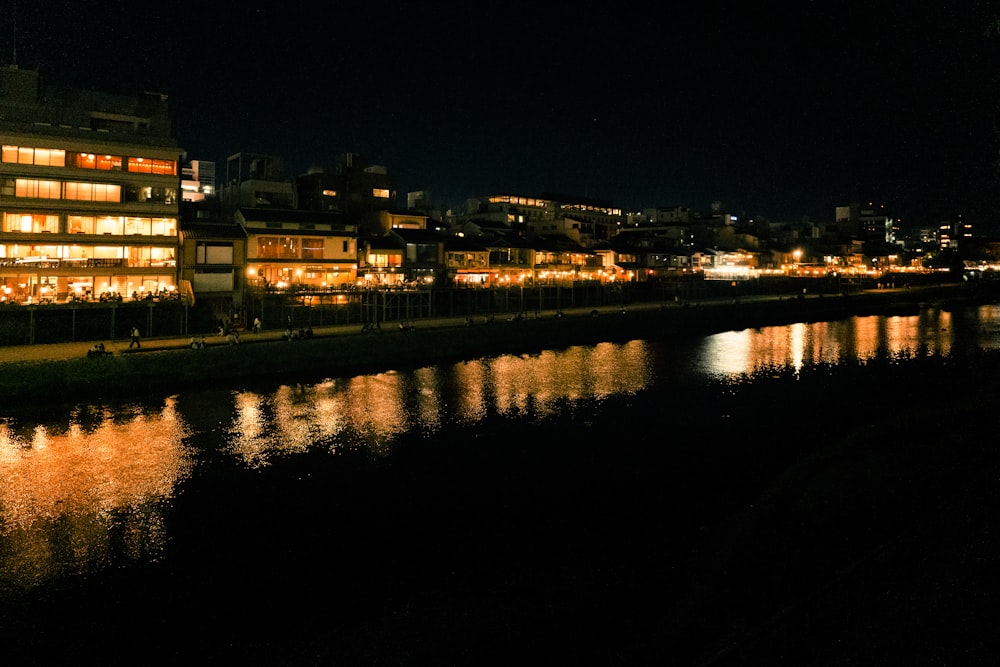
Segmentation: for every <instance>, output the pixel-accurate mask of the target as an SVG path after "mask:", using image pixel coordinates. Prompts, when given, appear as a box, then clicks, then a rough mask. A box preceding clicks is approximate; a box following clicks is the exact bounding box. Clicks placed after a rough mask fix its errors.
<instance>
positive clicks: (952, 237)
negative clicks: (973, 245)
mask: <svg viewBox="0 0 1000 667" xmlns="http://www.w3.org/2000/svg"><path fill="white" fill-rule="evenodd" d="M971 239H972V223H970V222H966V220H965V219H964V217H963V216H962V214H961V213H956V214H955V215H953V216H952V217H951V219H949V220H945V221H943V222H942V223H941V224H940V225H939V226H938V248H939V249H941V250H958V249H959V248H961V247H962V245H963V244H967V243H968V242H969V241H970V240H971Z"/></svg>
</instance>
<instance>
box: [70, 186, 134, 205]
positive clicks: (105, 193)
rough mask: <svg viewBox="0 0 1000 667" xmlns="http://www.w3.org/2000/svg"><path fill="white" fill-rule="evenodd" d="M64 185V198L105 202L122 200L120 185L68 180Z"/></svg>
mask: <svg viewBox="0 0 1000 667" xmlns="http://www.w3.org/2000/svg"><path fill="white" fill-rule="evenodd" d="M65 186H66V199H73V200H76V201H107V202H120V201H121V200H122V186H120V185H115V184H112V183H74V182H69V183H66V184H65Z"/></svg>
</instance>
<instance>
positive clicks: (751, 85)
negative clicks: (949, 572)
mask: <svg viewBox="0 0 1000 667" xmlns="http://www.w3.org/2000/svg"><path fill="white" fill-rule="evenodd" d="M125 7H126V5H124V4H123V3H114V2H111V3H107V2H105V3H91V2H82V3H79V4H78V5H74V6H73V7H63V6H61V5H60V6H57V5H56V3H53V2H48V1H46V0H43V1H41V2H38V3H33V4H31V5H27V3H19V6H18V7H17V8H16V12H17V13H16V15H15V14H13V12H12V14H11V15H9V16H4V17H3V19H2V20H3V34H5V35H12V34H13V33H14V18H15V17H16V33H17V39H16V40H10V41H11V45H12V49H11V51H10V53H3V54H0V60H3V61H7V62H12V64H16V65H17V66H19V67H23V68H38V69H39V70H40V71H41V72H42V74H43V77H44V79H45V81H47V82H49V83H52V84H56V85H67V86H74V87H84V88H92V89H95V90H107V91H109V92H124V93H129V92H135V91H141V90H157V91H159V92H165V93H167V94H168V95H169V96H170V104H171V111H172V116H173V118H174V125H175V134H176V136H177V140H178V144H179V146H180V147H181V148H182V149H183V150H185V151H186V153H187V156H188V158H190V159H204V160H211V161H215V162H217V163H223V162H224V160H225V158H226V157H227V156H228V155H230V154H233V153H237V152H240V151H245V150H250V151H261V152H268V153H272V154H275V155H279V156H282V157H283V158H284V159H285V161H286V165H287V168H288V175H289V177H294V176H296V175H298V174H299V173H302V172H304V171H305V170H307V169H308V168H310V167H312V166H314V165H315V166H321V167H323V168H326V169H331V168H332V167H333V164H334V160H335V158H336V156H337V155H339V154H341V153H345V152H356V153H360V154H362V155H363V156H364V157H365V158H366V159H368V160H370V161H371V162H373V163H376V164H381V165H385V166H386V167H387V169H388V170H389V172H390V173H391V174H392V175H394V176H395V177H396V179H397V182H398V185H399V194H400V197H401V198H403V197H405V193H406V192H408V191H415V190H427V191H430V192H431V193H432V197H433V200H434V201H435V203H438V204H441V205H445V206H448V207H451V208H458V207H461V206H462V205H463V204H464V201H465V199H466V198H469V197H478V196H483V195H484V194H488V193H493V192H504V191H509V192H520V193H527V194H534V195H537V194H540V193H543V192H562V193H571V194H575V195H579V196H583V197H590V198H593V199H602V200H608V201H612V202H613V203H614V204H615V205H616V206H618V207H621V208H623V209H626V210H630V211H633V210H641V209H644V208H656V207H664V206H673V205H680V206H688V207H691V208H698V209H704V208H707V207H708V206H709V205H710V204H711V202H713V201H721V202H723V204H724V205H725V206H726V207H727V209H729V210H731V211H734V212H736V213H740V214H745V215H755V216H765V217H767V218H769V219H772V220H778V221H788V222H795V221H798V220H800V219H802V218H803V217H805V216H808V217H810V218H811V219H813V220H814V221H816V222H824V221H832V218H833V214H834V209H835V207H836V206H842V205H846V204H849V203H853V202H864V201H875V202H879V203H883V204H885V205H886V206H887V210H888V211H889V212H890V214H891V215H893V217H897V218H900V219H901V220H902V221H903V224H904V225H905V226H933V225H935V224H937V223H938V222H940V221H941V220H944V219H947V218H948V217H949V216H950V215H951V214H952V213H955V212H962V213H963V214H964V215H965V216H966V218H967V219H969V220H971V221H973V222H974V223H975V224H976V225H977V227H979V228H980V229H983V230H984V231H986V230H989V229H991V227H992V226H993V224H994V222H995V220H994V218H995V215H994V211H995V208H996V207H995V204H996V199H997V193H996V190H997V188H996V175H995V172H994V161H995V157H996V137H995V135H994V134H993V122H994V114H995V111H996V106H997V104H996V100H997V96H996V90H995V81H994V76H993V74H992V72H993V71H994V70H995V66H996V64H997V58H996V52H997V44H996V38H995V37H992V36H990V35H988V34H987V28H988V25H989V20H990V16H989V15H988V14H985V13H976V12H969V13H967V14H965V15H962V16H952V15H950V14H949V13H948V12H947V11H946V9H947V8H944V7H931V8H924V10H923V13H922V14H921V15H919V16H913V15H909V14H907V15H903V14H898V13H897V12H896V10H895V8H891V7H887V6H886V7H883V6H882V3H876V4H875V5H866V8H865V10H864V11H860V10H857V9H852V8H851V7H824V8H822V9H821V8H815V7H805V8H787V7H785V8H782V9H781V12H782V13H781V14H769V13H768V12H767V8H766V7H759V6H758V7H754V8H743V9H727V10H726V11H723V10H722V9H720V8H718V7H715V6H710V5H706V6H701V7H700V8H698V9H694V8H686V9H679V10H673V13H672V15H671V16H670V17H669V20H664V22H663V23H660V24H656V23H652V22H651V21H650V17H649V16H647V15H645V14H643V13H641V12H639V11H638V10H637V13H633V14H632V15H625V14H612V13H611V9H609V8H604V9H601V10H596V11H597V12H598V13H595V10H588V12H586V13H567V12H563V11H559V10H552V9H544V8H537V7H536V8H532V9H531V10H530V11H529V8H527V7H523V6H519V5H518V4H517V3H513V4H511V3H503V4H499V3H486V4H482V5H480V6H478V7H477V8H476V9H475V10H470V11H471V12H473V13H467V14H463V15H461V16H460V15H457V14H454V13H452V12H450V11H448V10H446V9H437V8H429V7H415V6H413V5H410V4H406V3H390V4H388V5H386V6H384V7H379V8H378V9H377V10H361V9H344V10H342V11H341V10H337V11H328V12H326V13H323V14H318V15H312V14H308V15H300V14H294V13H292V12H289V11H287V10H286V9H285V8H282V7H278V6H275V5H265V4H259V3H253V2H250V3H241V4H239V5H236V4H229V3H221V4H215V5H212V6H210V7H207V8H204V10H202V11H199V12H198V13H197V14H194V13H188V14H177V13H176V12H174V11H172V10H171V11H170V12H167V10H166V9H165V8H164V9H160V8H156V7H145V8H143V7H134V6H128V9H127V11H126V9H125ZM993 20H994V21H995V20H996V19H995V18H994V19H993ZM5 41H6V40H5Z"/></svg>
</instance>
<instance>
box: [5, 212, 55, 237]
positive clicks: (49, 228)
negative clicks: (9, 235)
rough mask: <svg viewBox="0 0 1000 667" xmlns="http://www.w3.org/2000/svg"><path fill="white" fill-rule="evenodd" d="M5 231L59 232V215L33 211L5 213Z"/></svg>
mask: <svg viewBox="0 0 1000 667" xmlns="http://www.w3.org/2000/svg"><path fill="white" fill-rule="evenodd" d="M3 231H5V232H24V233H32V234H40V233H42V232H49V233H52V234H56V233H58V232H59V216H57V215H43V214H31V213H4V216H3Z"/></svg>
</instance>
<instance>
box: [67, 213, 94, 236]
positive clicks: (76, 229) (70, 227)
mask: <svg viewBox="0 0 1000 667" xmlns="http://www.w3.org/2000/svg"><path fill="white" fill-rule="evenodd" d="M66 231H67V232H69V233H70V234H93V233H94V218H93V216H89V215H71V216H69V217H68V218H67V219H66Z"/></svg>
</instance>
